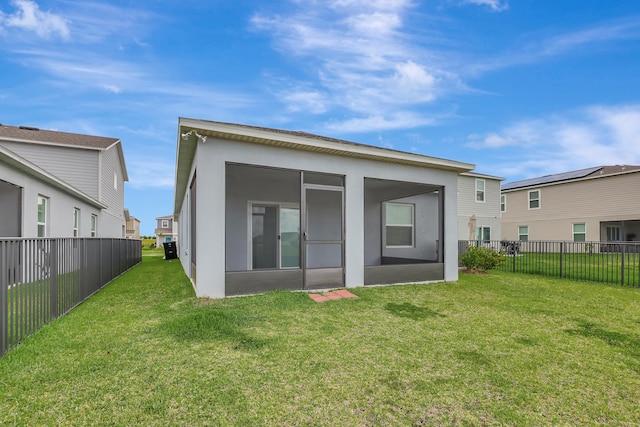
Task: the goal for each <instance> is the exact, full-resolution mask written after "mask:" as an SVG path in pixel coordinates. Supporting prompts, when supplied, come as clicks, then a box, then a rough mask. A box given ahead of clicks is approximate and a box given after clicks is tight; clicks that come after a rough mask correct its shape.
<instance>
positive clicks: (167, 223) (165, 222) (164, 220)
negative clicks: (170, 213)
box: [160, 219, 169, 228]
mask: <svg viewBox="0 0 640 427" xmlns="http://www.w3.org/2000/svg"><path fill="white" fill-rule="evenodd" d="M160 228H169V220H168V219H163V220H162V224H161V225H160Z"/></svg>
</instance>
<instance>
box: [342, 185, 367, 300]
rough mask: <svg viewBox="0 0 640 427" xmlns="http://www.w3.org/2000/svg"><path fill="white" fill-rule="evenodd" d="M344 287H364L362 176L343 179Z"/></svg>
mask: <svg viewBox="0 0 640 427" xmlns="http://www.w3.org/2000/svg"><path fill="white" fill-rule="evenodd" d="M344 194H345V231H346V235H345V285H346V286H347V287H348V288H355V287H358V286H364V176H362V175H360V174H348V175H347V176H346V177H345V189H344Z"/></svg>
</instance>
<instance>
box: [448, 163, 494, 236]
mask: <svg viewBox="0 0 640 427" xmlns="http://www.w3.org/2000/svg"><path fill="white" fill-rule="evenodd" d="M502 181H504V178H500V177H497V176H491V175H484V174H480V173H477V172H464V173H461V174H460V175H458V240H483V241H487V240H500V239H501V237H502V232H501V228H502V225H501V221H500V183H501V182H502Z"/></svg>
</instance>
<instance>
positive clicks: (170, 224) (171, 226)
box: [155, 215, 178, 248]
mask: <svg viewBox="0 0 640 427" xmlns="http://www.w3.org/2000/svg"><path fill="white" fill-rule="evenodd" d="M155 233H156V246H157V247H159V248H160V247H162V244H163V243H165V242H175V241H176V240H178V233H177V229H176V227H175V223H174V221H173V216H172V215H167V216H159V217H157V218H156V230H155Z"/></svg>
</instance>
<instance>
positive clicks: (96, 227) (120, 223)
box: [0, 125, 128, 238]
mask: <svg viewBox="0 0 640 427" xmlns="http://www.w3.org/2000/svg"><path fill="white" fill-rule="evenodd" d="M125 181H128V175H127V169H126V165H125V162H124V155H123V152H122V143H121V142H120V140H119V139H116V138H107V137H101V136H91V135H81V134H75V133H67V132H57V131H50V130H42V129H38V128H33V127H25V126H7V125H0V218H2V220H1V221H0V237H25V238H34V237H112V238H117V237H124V235H125V213H124V210H125V209H124V182H125Z"/></svg>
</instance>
